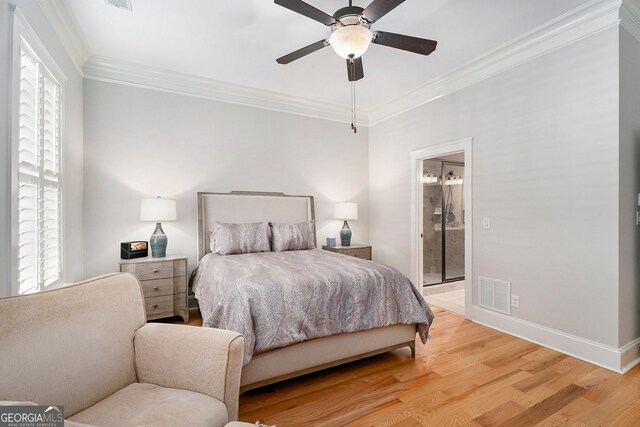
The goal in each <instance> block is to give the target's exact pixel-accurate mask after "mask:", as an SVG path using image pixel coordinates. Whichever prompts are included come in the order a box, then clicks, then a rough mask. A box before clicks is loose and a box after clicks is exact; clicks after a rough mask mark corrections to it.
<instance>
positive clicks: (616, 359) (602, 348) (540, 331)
mask: <svg viewBox="0 0 640 427" xmlns="http://www.w3.org/2000/svg"><path fill="white" fill-rule="evenodd" d="M471 320H472V321H473V322H476V323H479V324H481V325H484V326H487V327H489V328H492V329H496V330H499V331H501V332H504V333H507V334H509V335H513V336H516V337H518V338H522V339H524V340H527V341H530V342H533V343H535V344H539V345H541V346H544V347H547V348H550V349H552V350H555V351H559V352H560V353H564V354H566V355H569V356H572V357H575V358H576V359H580V360H584V361H585V362H589V363H592V364H594V365H597V366H600V367H603V368H605V369H609V370H611V371H614V372H617V373H620V374H624V373H625V372H627V371H628V370H629V369H631V368H632V367H633V366H635V365H636V364H638V363H640V349H639V348H638V345H639V344H640V338H639V339H637V340H634V341H633V342H631V343H629V344H627V345H625V346H624V347H621V348H615V347H610V346H607V345H604V344H600V343H597V342H595V341H591V340H588V339H585V338H581V337H577V336H575V335H571V334H567V333H565V332H561V331H557V330H555V329H551V328H548V327H546V326H542V325H538V324H535V323H532V322H529V321H526V320H522V319H518V318H516V317H513V316H507V315H504V314H501V313H496V312H493V311H491V310H487V309H484V308H482V307H478V306H475V305H474V306H473V307H472V308H471Z"/></svg>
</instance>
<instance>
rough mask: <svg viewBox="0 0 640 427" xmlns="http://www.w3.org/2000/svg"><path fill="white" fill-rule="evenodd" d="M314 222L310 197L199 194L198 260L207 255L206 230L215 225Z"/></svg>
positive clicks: (311, 197) (233, 193)
mask: <svg viewBox="0 0 640 427" xmlns="http://www.w3.org/2000/svg"><path fill="white" fill-rule="evenodd" d="M315 219H316V214H315V207H314V203H313V196H287V195H285V194H283V193H259V192H241V191H234V192H231V193H198V260H200V259H201V258H202V257H203V256H205V255H206V254H207V253H209V252H210V251H211V250H210V249H209V243H210V242H209V228H210V227H211V226H212V225H213V223H214V222H215V221H218V222H230V223H247V222H262V221H271V222H304V221H312V220H315Z"/></svg>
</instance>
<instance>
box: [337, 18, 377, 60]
mask: <svg viewBox="0 0 640 427" xmlns="http://www.w3.org/2000/svg"><path fill="white" fill-rule="evenodd" d="M372 39H373V33H372V32H371V30H370V29H368V28H366V27H363V26H361V25H346V26H344V27H340V28H338V29H336V30H335V31H334V32H333V33H331V37H329V44H330V45H331V47H332V48H333V50H335V51H336V53H337V54H338V55H340V56H341V57H343V58H345V59H349V58H359V57H361V56H362V55H363V54H364V53H365V52H366V51H367V49H369V45H370V44H371V40H372Z"/></svg>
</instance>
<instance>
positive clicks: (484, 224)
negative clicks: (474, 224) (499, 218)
mask: <svg viewBox="0 0 640 427" xmlns="http://www.w3.org/2000/svg"><path fill="white" fill-rule="evenodd" d="M482 228H491V218H489V217H484V218H482Z"/></svg>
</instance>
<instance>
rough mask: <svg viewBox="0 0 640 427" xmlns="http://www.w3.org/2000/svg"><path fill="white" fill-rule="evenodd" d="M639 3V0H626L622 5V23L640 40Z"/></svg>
mask: <svg viewBox="0 0 640 427" xmlns="http://www.w3.org/2000/svg"><path fill="white" fill-rule="evenodd" d="M639 3H640V2H639V1H638V0H624V1H623V2H622V7H620V25H621V26H622V28H624V29H625V30H626V31H627V32H628V33H629V34H631V36H632V37H633V38H635V39H636V40H638V41H640V4H639Z"/></svg>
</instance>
